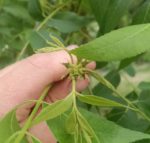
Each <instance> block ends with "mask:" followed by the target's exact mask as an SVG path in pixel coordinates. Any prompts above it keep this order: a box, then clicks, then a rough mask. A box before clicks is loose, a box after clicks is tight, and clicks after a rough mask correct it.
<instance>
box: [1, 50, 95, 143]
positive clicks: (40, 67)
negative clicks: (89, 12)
mask: <svg viewBox="0 0 150 143" xmlns="http://www.w3.org/2000/svg"><path fill="white" fill-rule="evenodd" d="M68 62H71V60H70V56H69V55H68V53H66V52H65V51H58V52H53V53H42V54H35V55H33V56H31V57H28V58H26V59H24V60H22V61H19V62H17V63H15V64H13V65H10V66H8V67H6V68H4V69H2V70H1V71H0V99H1V100H0V117H3V116H5V115H6V113H8V112H9V111H11V110H12V109H13V108H14V107H15V106H16V105H18V104H20V103H23V102H25V101H27V100H37V99H38V98H39V97H40V95H41V93H42V91H43V89H44V88H45V87H46V86H47V85H49V84H53V87H52V88H51V89H50V91H49V93H48V96H47V97H46V99H45V101H46V102H50V103H51V102H55V101H57V100H60V99H63V98H64V97H66V96H67V94H68V93H69V92H70V90H71V81H70V79H69V78H63V79H62V77H63V76H64V75H66V74H67V69H66V67H65V66H64V65H63V63H68ZM75 62H76V57H74V63H75ZM87 68H90V69H94V68H95V63H94V62H92V63H90V64H88V65H87ZM88 84H89V79H88V78H86V79H84V80H81V79H79V80H78V81H77V85H76V89H77V90H78V91H82V90H84V89H85V88H86V87H87V85H88ZM34 105H35V104H34V103H32V104H27V105H24V106H23V107H21V108H19V109H18V110H17V119H18V121H19V122H20V125H23V123H24V122H25V121H26V119H27V117H28V116H29V114H30V112H31V111H32V109H33V107H34ZM39 112H40V111H39ZM30 133H32V134H33V135H34V136H36V137H37V138H39V139H40V140H41V141H42V143H56V139H55V138H54V136H53V135H52V133H51V131H50V129H49V128H48V126H47V125H46V123H45V122H42V123H40V124H39V125H36V126H34V127H32V128H31V129H30Z"/></svg>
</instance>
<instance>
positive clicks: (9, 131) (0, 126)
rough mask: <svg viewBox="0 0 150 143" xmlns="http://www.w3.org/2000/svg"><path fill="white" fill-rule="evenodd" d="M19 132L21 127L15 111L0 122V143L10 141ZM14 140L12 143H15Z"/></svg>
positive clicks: (23, 142) (24, 141)
mask: <svg viewBox="0 0 150 143" xmlns="http://www.w3.org/2000/svg"><path fill="white" fill-rule="evenodd" d="M19 130H20V126H19V124H18V121H17V119H16V111H15V110H13V111H11V112H9V113H8V114H7V115H6V116H5V117H4V118H3V119H1V120H0V143H5V142H6V141H8V140H9V138H10V137H11V136H13V135H14V134H15V133H16V132H18V131H19ZM14 137H15V136H14ZM12 140H13V139H12ZM12 140H11V142H10V143H13V142H12ZM22 143H27V140H25V139H23V140H22Z"/></svg>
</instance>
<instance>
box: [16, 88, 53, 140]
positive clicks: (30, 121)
mask: <svg viewBox="0 0 150 143" xmlns="http://www.w3.org/2000/svg"><path fill="white" fill-rule="evenodd" d="M50 87H51V85H50V86H48V87H46V88H45V90H44V91H43V93H42V95H41V96H40V98H39V100H38V101H37V103H36V105H35V107H34V109H33V111H32V113H31V115H30V116H29V118H28V119H27V121H26V123H25V125H24V126H23V128H22V130H21V131H20V134H19V135H18V137H17V138H16V139H15V142H14V143H20V142H21V140H22V139H23V137H24V136H25V134H26V131H27V130H28V129H29V128H30V126H31V124H32V120H33V119H34V117H35V115H36V114H37V112H38V110H39V107H40V106H41V103H42V101H43V100H44V98H45V96H46V95H47V93H48V91H49V89H50Z"/></svg>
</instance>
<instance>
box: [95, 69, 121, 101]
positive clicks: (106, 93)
mask: <svg viewBox="0 0 150 143" xmlns="http://www.w3.org/2000/svg"><path fill="white" fill-rule="evenodd" d="M105 79H107V80H108V81H109V82H110V83H111V84H112V85H113V86H114V87H116V88H117V87H118V85H119V83H120V81H121V79H120V75H119V73H118V71H117V70H113V71H110V72H109V73H108V74H107V75H106V76H105ZM93 94H94V95H96V96H102V97H105V98H109V99H114V96H113V95H112V90H110V89H109V88H107V87H106V86H105V85H104V84H101V83H99V84H97V85H96V86H95V87H94V88H93ZM116 99H118V98H116Z"/></svg>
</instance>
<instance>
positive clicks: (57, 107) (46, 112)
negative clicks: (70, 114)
mask: <svg viewBox="0 0 150 143" xmlns="http://www.w3.org/2000/svg"><path fill="white" fill-rule="evenodd" d="M71 105H72V95H71V94H70V95H69V96H68V97H66V98H65V99H63V100H59V101H56V102H55V103H52V104H50V105H48V106H47V107H45V108H44V109H42V111H41V112H40V113H39V115H38V116H37V117H36V118H35V119H34V120H33V125H35V124H38V123H40V122H42V121H45V120H49V119H53V118H55V117H57V116H59V115H60V114H62V113H64V112H65V111H67V110H68V109H69V108H70V107H71Z"/></svg>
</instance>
